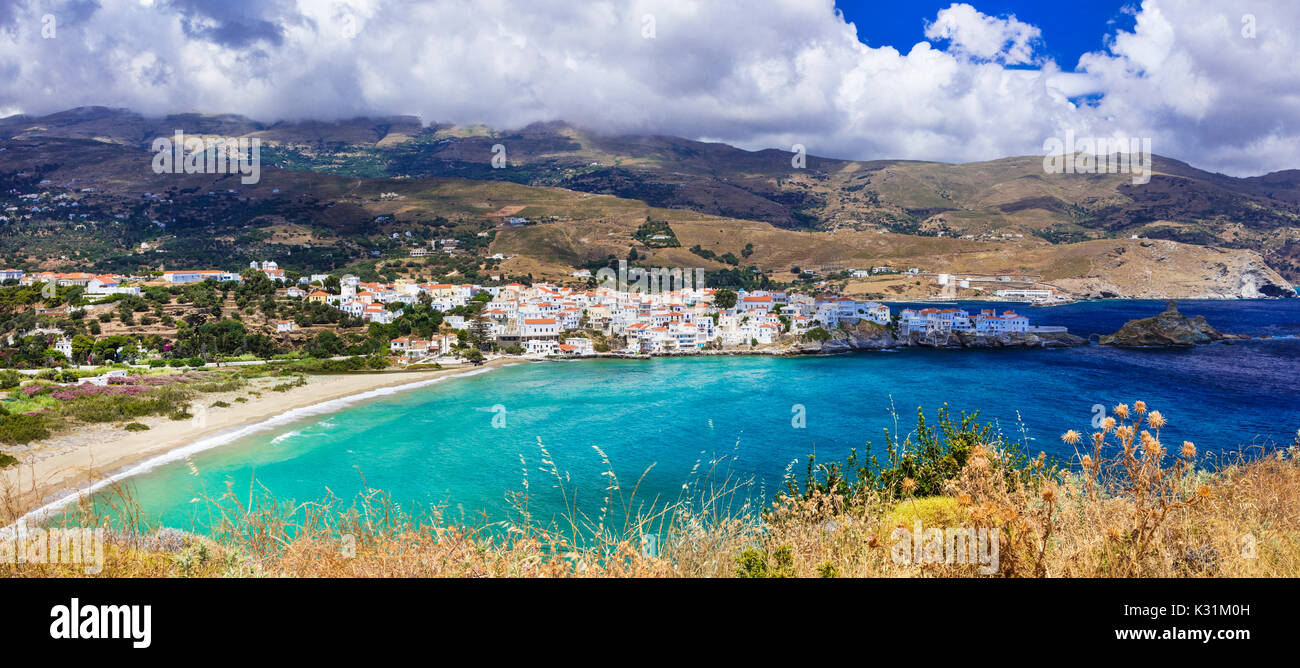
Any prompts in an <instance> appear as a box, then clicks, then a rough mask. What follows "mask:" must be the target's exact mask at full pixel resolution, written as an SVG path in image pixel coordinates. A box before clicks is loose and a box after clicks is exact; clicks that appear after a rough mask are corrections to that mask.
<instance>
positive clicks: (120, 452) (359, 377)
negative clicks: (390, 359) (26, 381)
mask: <svg viewBox="0 0 1300 668" xmlns="http://www.w3.org/2000/svg"><path fill="white" fill-rule="evenodd" d="M1287 338H1294V337H1285V336H1284V337H1259V338H1256V337H1244V338H1243V339H1241V340H1239V342H1245V341H1256V340H1258V341H1267V340H1272V339H1287ZM1092 345H1093V344H1091V343H1085V344H1084V347H1091V346H1092ZM1067 347H1070V346H1067ZM905 349H917V350H944V349H954V350H971V349H976V350H978V349H988V350H999V349H1001V350H1006V349H1020V350H1041V349H1051V347H1039V346H972V347H960V346H955V347H945V346H927V345H916V344H912V345H907V344H904V345H899V346H890V347H886V348H845V349H832V350H817V351H812V350H789V349H786V350H782V349H757V350H753V349H751V350H714V351H699V352H694V353H641V354H626V353H596V354H589V355H567V356H559V357H557V356H550V357H515V356H508V357H507V356H503V357H497V358H494V359H491V360H488V361H487V362H486V363H484V364H483V365H480V366H473V365H470V364H465V365H458V366H455V367H450V368H442V369H435V370H424V371H406V370H403V371H388V372H374V373H360V374H339V375H308V376H305V378H306V379H307V384H306V385H304V386H302V387H298V388H293V389H292V390H290V391H288V392H284V393H282V394H281V393H275V394H273V395H265V394H263V395H261V396H258V397H257V398H255V399H253V398H250V400H249V401H248V402H246V403H238V404H231V405H230V406H229V407H226V408H220V409H213V410H205V411H204V412H205V416H204V417H205V424H203V426H201V427H200V426H194V424H193V423H192V421H190V420H184V421H179V422H176V421H170V420H168V419H167V418H165V417H161V416H153V417H150V418H142V419H141V420H140V421H142V422H146V423H148V424H149V426H150V429H149V430H148V431H144V432H127V431H125V430H124V429H122V425H119V424H112V423H110V424H100V425H82V426H80V427H79V428H76V429H74V430H72V431H70V432H67V433H65V434H60V435H58V436H55V437H53V438H52V439H50V441H51V442H48V443H45V444H42V446H44V447H41V448H38V449H36V450H34V451H33V454H35V455H36V457H37V458H36V459H35V460H34V461H32V460H27V461H22V462H21V463H19V464H18V465H16V466H13V467H11V468H9V469H6V470H3V471H0V493H3V492H5V491H7V490H8V491H13V490H17V493H18V494H17V496H18V498H19V499H21V500H25V501H26V502H27V503H26V505H27V506H28V507H34V508H35V509H34V510H27V511H25V512H24V514H23V515H22V516H21V517H20V518H18V520H17V521H18V522H25V521H33V520H35V519H39V518H40V517H43V516H45V515H48V514H49V513H51V512H53V511H55V510H58V509H59V508H61V507H63V506H66V505H68V504H70V503H73V502H75V501H77V500H78V499H80V498H81V497H83V496H84V495H87V494H91V493H94V492H96V491H98V490H100V489H102V488H103V487H105V486H107V485H109V484H111V483H114V482H117V481H120V480H124V479H128V478H131V477H134V476H136V475H139V474H142V473H146V472H148V471H150V470H152V469H153V468H156V467H158V466H161V465H165V464H168V463H171V462H175V461H179V460H182V459H184V458H187V457H189V456H191V455H193V454H197V453H199V452H202V451H205V450H208V449H212V448H216V447H220V446H222V445H226V444H228V443H231V442H233V441H235V440H238V439H240V438H243V437H245V436H248V435H250V434H253V433H257V432H260V431H266V430H270V429H274V428H276V427H279V426H283V425H286V424H290V423H292V422H295V421H297V420H301V419H304V418H306V417H309V416H313V415H324V414H328V413H333V412H337V411H339V410H342V409H344V408H347V407H350V406H353V405H356V404H358V403H361V402H364V401H367V400H370V399H374V398H377V397H381V396H387V395H391V394H395V393H397V392H401V391H405V390H411V389H419V388H422V387H427V386H430V385H434V384H437V383H439V382H441V381H443V380H447V379H451V378H457V377H466V376H471V375H478V374H481V373H487V372H489V371H491V370H493V369H496V368H501V367H506V366H513V365H516V364H526V363H531V362H565V361H579V360H583V361H586V360H602V359H604V360H643V361H644V360H650V359H655V358H683V357H698V358H710V357H786V358H793V357H821V356H838V355H847V354H853V353H870V352H897V351H901V350H905ZM259 380H264V381H265V382H264V383H263V385H269V384H271V383H272V382H278V381H282V380H283V378H279V377H267V378H266V379H259ZM265 390H266V387H257V386H250V387H246V388H243V389H241V390H237V391H235V392H231V393H212V394H208V395H203V398H202V401H203V402H204V403H211V402H215V401H218V400H229V399H231V398H232V397H233V396H234V395H239V394H244V393H248V392H250V391H256V392H259V394H260V393H261V392H262V391H265Z"/></svg>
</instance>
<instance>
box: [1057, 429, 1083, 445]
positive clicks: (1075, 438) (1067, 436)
mask: <svg viewBox="0 0 1300 668" xmlns="http://www.w3.org/2000/svg"><path fill="white" fill-rule="evenodd" d="M1061 440H1062V441H1065V442H1066V443H1068V444H1070V445H1076V444H1078V443H1079V432H1077V431H1075V430H1073V429H1071V430H1069V431H1067V432H1065V433H1064V434H1061Z"/></svg>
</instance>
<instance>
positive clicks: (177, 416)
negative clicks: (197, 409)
mask: <svg viewBox="0 0 1300 668" xmlns="http://www.w3.org/2000/svg"><path fill="white" fill-rule="evenodd" d="M192 417H194V415H193V414H191V413H190V412H189V411H187V410H185V409H183V408H182V409H180V410H177V411H173V412H172V413H171V414H170V415H168V416H167V419H169V420H176V421H177V422H179V421H181V420H188V419H190V418H192Z"/></svg>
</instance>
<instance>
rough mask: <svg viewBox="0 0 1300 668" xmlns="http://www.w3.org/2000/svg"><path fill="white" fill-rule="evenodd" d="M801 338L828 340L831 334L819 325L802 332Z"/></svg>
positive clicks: (805, 339)
mask: <svg viewBox="0 0 1300 668" xmlns="http://www.w3.org/2000/svg"><path fill="white" fill-rule="evenodd" d="M803 340H804V341H830V340H831V335H830V332H827V331H826V330H824V329H822V328H821V327H814V328H812V329H810V330H808V331H806V332H804V334H803Z"/></svg>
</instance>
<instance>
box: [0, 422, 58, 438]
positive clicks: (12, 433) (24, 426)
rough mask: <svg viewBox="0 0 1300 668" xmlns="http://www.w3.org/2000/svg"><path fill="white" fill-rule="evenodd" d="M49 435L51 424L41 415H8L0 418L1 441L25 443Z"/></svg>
mask: <svg viewBox="0 0 1300 668" xmlns="http://www.w3.org/2000/svg"><path fill="white" fill-rule="evenodd" d="M49 437H50V428H49V425H48V424H46V419H45V418H44V417H41V416H40V415H8V416H5V417H3V418H0V442H3V443H11V444H23V443H31V442H32V441H39V440H42V439H46V438H49Z"/></svg>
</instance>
